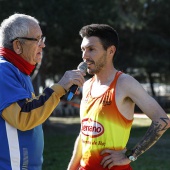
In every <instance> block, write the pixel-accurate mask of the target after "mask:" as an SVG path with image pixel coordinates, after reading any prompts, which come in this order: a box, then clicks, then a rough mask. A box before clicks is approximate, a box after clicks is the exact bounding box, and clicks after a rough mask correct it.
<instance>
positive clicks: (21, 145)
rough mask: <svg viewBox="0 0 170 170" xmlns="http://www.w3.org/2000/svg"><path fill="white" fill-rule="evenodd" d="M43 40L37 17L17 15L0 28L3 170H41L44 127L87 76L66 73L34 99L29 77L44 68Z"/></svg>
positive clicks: (0, 151) (0, 149)
mask: <svg viewBox="0 0 170 170" xmlns="http://www.w3.org/2000/svg"><path fill="white" fill-rule="evenodd" d="M44 47H45V37H43V36H42V31H41V28H40V26H39V22H38V21H37V19H35V18H34V17H31V16H28V15H24V14H13V15H11V16H10V17H9V18H7V19H5V20H4V21H3V22H2V23H1V26H0V170H41V169H42V163H43V156H42V155H43V147H44V138H43V130H42V123H43V122H44V121H45V120H46V119H47V118H48V117H49V116H50V114H51V113H52V111H53V110H54V109H55V108H56V106H57V105H58V103H59V101H60V97H62V96H63V95H64V94H65V93H66V91H68V89H69V88H70V87H71V86H72V85H73V84H76V85H78V86H82V84H83V82H84V77H83V73H81V71H79V70H72V71H67V72H66V73H65V74H64V76H63V77H62V78H61V80H60V81H59V82H58V83H57V84H54V85H53V86H51V87H47V88H46V89H45V90H44V91H43V93H42V94H40V95H39V96H35V94H34V89H33V86H32V82H31V78H30V74H31V73H32V71H33V70H34V68H35V65H36V64H37V63H39V62H41V59H42V50H43V48H44Z"/></svg>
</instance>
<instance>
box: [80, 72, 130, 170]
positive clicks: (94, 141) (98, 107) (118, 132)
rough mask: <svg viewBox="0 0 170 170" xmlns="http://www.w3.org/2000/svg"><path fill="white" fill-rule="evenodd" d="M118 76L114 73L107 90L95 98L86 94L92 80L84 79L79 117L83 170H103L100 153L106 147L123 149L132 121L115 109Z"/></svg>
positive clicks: (124, 168) (123, 168)
mask: <svg viewBox="0 0 170 170" xmlns="http://www.w3.org/2000/svg"><path fill="white" fill-rule="evenodd" d="M121 73H122V72H117V73H116V76H115V79H114V80H113V82H112V83H111V85H110V87H109V88H108V90H107V91H106V92H105V93H104V94H102V95H101V96H99V97H92V96H91V95H90V91H91V87H92V84H93V82H94V77H93V78H92V79H90V80H88V81H89V83H88V87H87V86H86V89H84V90H83V98H82V101H81V108H80V117H81V140H82V159H81V167H82V169H84V170H104V168H103V167H102V166H101V165H100V162H101V160H102V159H103V156H100V152H101V151H102V150H103V149H106V148H107V149H113V150H123V149H124V148H125V147H126V144H127V141H128V139H129V135H130V130H131V126H132V122H133V120H128V119H126V118H125V117H124V116H123V115H122V114H121V113H120V112H119V110H118V108H117V106H116V102H115V87H116V83H117V79H118V77H119V76H120V75H121ZM86 85H87V84H86ZM126 167H127V168H126ZM128 167H129V165H127V166H119V167H117V169H119V170H128ZM115 168H116V167H115V166H114V167H113V168H112V169H111V170H117V169H115ZM80 169H81V168H80ZM105 169H107V168H105ZM129 169H130V168H129Z"/></svg>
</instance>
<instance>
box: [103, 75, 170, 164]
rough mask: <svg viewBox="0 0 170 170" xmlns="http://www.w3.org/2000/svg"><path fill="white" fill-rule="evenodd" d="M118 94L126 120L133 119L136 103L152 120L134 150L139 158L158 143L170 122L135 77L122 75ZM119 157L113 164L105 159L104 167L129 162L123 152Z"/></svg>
mask: <svg viewBox="0 0 170 170" xmlns="http://www.w3.org/2000/svg"><path fill="white" fill-rule="evenodd" d="M116 92H117V93H118V94H117V99H116V104H117V106H118V109H119V110H120V111H122V112H123V113H122V114H123V115H124V116H125V117H126V118H128V119H131V117H133V112H134V107H133V104H132V103H135V104H136V105H137V106H138V107H139V108H140V109H141V110H142V111H143V113H144V114H146V115H147V116H148V117H149V118H150V119H151V120H152V124H151V126H150V127H149V129H148V131H147V132H146V134H145V135H144V136H143V138H142V140H141V141H139V142H138V143H137V145H136V146H134V148H133V149H132V150H133V156H134V157H138V156H140V155H141V154H142V153H144V152H145V151H146V150H148V149H149V148H150V147H151V146H152V145H153V144H155V143H156V142H157V141H158V139H159V138H160V137H161V136H162V135H163V133H164V132H165V131H166V130H167V129H168V128H169V127H170V120H169V118H168V116H167V114H166V113H165V111H164V110H163V109H162V108H161V107H160V105H159V104H158V103H157V102H156V101H155V100H154V99H153V98H152V97H151V96H150V95H148V93H147V92H146V91H145V90H144V89H143V87H142V86H141V85H140V83H139V82H137V81H136V80H135V79H134V78H133V77H131V76H129V75H125V74H123V75H121V76H120V78H119V79H118V84H117V87H116ZM127 109H129V110H130V112H127V111H126V112H125V110H127ZM126 114H127V115H126ZM104 153H108V150H104V151H103V152H102V154H104ZM113 154H114V153H113ZM117 155H118V156H119V157H120V159H116V160H112V162H111V161H108V159H106V158H105V159H106V160H105V161H103V162H102V163H103V165H104V164H105V166H106V161H107V162H109V163H108V164H107V166H109V167H110V166H111V165H112V166H114V165H124V164H126V163H127V162H128V160H127V158H126V157H124V158H123V156H122V153H121V152H120V153H119V154H117ZM110 159H111V158H110Z"/></svg>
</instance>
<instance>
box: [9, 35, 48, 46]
mask: <svg viewBox="0 0 170 170" xmlns="http://www.w3.org/2000/svg"><path fill="white" fill-rule="evenodd" d="M17 39H23V40H29V41H37V45H40V44H41V43H42V42H43V43H45V39H46V37H44V36H43V37H41V38H40V39H37V38H28V37H16V38H15V39H13V40H12V41H11V42H13V41H15V40H17Z"/></svg>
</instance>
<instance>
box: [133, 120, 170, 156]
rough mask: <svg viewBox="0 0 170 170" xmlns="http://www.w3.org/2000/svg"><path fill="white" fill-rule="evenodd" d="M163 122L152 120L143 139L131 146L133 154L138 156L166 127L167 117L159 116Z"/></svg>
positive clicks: (153, 142) (156, 139)
mask: <svg viewBox="0 0 170 170" xmlns="http://www.w3.org/2000/svg"><path fill="white" fill-rule="evenodd" d="M160 119H161V121H162V122H163V123H160V122H156V121H153V122H152V124H151V126H150V127H149V129H148V131H147V132H146V134H145V135H144V137H143V139H142V140H141V141H140V142H139V143H138V144H137V145H136V146H135V147H134V148H133V155H134V156H135V157H138V156H139V155H141V154H142V153H144V152H145V151H146V150H148V149H149V148H150V147H151V146H152V145H153V144H155V143H156V142H157V141H158V139H159V138H160V137H161V136H162V134H163V133H164V132H165V131H166V130H167V129H168V120H169V119H168V118H160Z"/></svg>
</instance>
